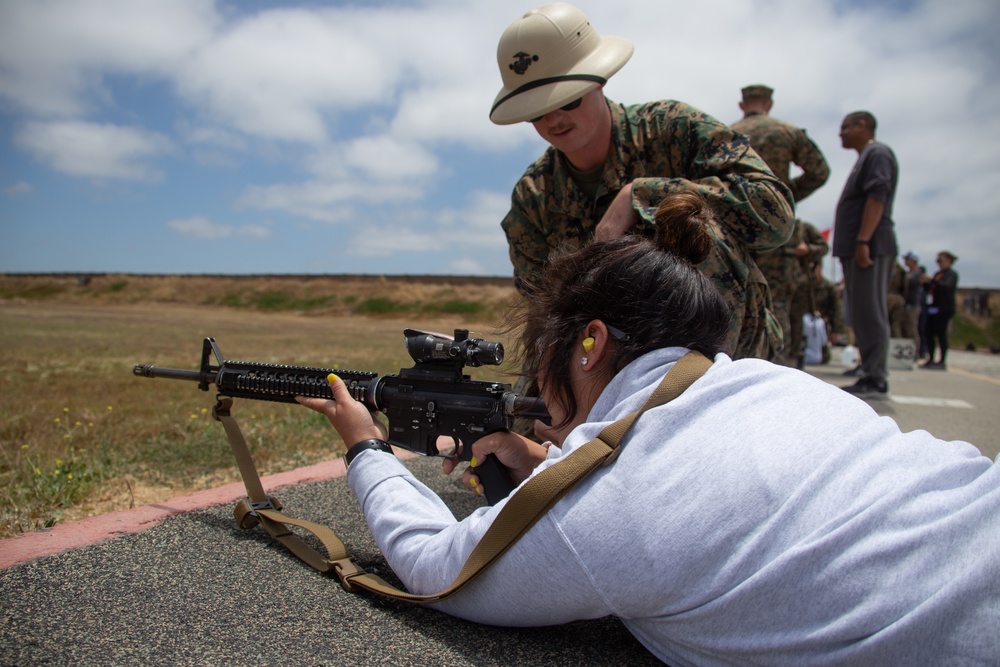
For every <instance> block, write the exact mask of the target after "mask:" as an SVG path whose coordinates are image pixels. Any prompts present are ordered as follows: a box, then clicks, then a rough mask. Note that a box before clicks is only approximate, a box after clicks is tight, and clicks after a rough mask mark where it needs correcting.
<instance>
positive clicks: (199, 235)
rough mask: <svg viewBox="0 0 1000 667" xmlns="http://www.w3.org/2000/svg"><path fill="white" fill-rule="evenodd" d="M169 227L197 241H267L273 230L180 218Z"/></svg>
mask: <svg viewBox="0 0 1000 667" xmlns="http://www.w3.org/2000/svg"><path fill="white" fill-rule="evenodd" d="M167 227H169V228H170V229H172V230H174V231H175V232H177V233H178V234H180V235H181V236H190V237H193V238H196V239H225V238H231V237H234V236H235V237H246V238H251V239H267V238H270V237H271V230H270V229H268V228H267V227H264V226H261V225H242V226H234V225H223V224H220V223H217V222H213V221H211V220H209V219H208V218H203V217H194V218H178V219H176V220H170V221H168V222H167Z"/></svg>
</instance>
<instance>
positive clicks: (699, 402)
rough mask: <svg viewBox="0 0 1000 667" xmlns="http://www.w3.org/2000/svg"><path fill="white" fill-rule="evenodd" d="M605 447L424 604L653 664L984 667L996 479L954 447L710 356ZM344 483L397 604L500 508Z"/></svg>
mask: <svg viewBox="0 0 1000 667" xmlns="http://www.w3.org/2000/svg"><path fill="white" fill-rule="evenodd" d="M684 352H685V350H683V349H681V348H670V349H665V350H658V351H655V352H652V353H650V354H647V355H646V356H644V357H642V358H640V359H638V360H636V361H635V362H633V363H632V364H630V365H629V366H628V367H627V368H626V369H624V370H623V371H622V372H621V373H619V374H618V375H617V376H616V377H615V378H614V379H613V380H612V382H611V383H610V384H609V386H608V387H607V388H606V389H605V390H604V392H603V393H602V395H601V397H600V399H599V400H598V402H597V404H596V405H595V406H594V408H593V410H592V411H591V414H590V416H589V419H588V422H587V423H586V424H584V425H582V426H580V427H578V428H577V429H576V430H574V431H573V433H571V434H570V435H569V437H568V438H567V439H566V442H565V443H563V447H562V450H561V451H560V450H559V449H557V448H555V447H553V448H551V449H550V451H549V457H548V459H547V460H546V461H544V462H543V463H542V464H541V465H540V466H539V468H538V470H541V469H542V468H544V467H546V466H549V465H554V464H556V463H557V462H558V460H559V458H560V457H561V456H563V455H565V454H568V453H569V452H571V451H572V450H574V449H575V448H577V447H579V446H581V445H582V444H584V443H586V442H587V441H588V440H590V439H592V438H593V437H595V436H596V435H597V433H598V432H600V430H601V429H602V428H603V427H604V426H605V425H607V424H608V423H610V422H612V421H615V420H617V419H618V418H620V417H622V416H624V415H625V414H627V413H628V412H630V411H632V410H635V409H637V408H638V407H639V406H640V405H641V404H642V403H643V401H644V400H645V399H646V397H647V396H648V395H649V394H650V393H651V392H652V391H653V389H654V388H655V387H656V385H657V384H658V383H659V381H660V380H661V379H662V377H663V375H664V374H665V373H666V372H667V370H668V369H669V367H670V366H671V365H672V363H673V362H674V361H676V360H677V359H678V358H679V357H680V356H681V355H682V354H683V353H684ZM622 448H623V449H622V453H621V455H620V456H619V458H618V459H617V461H615V462H614V464H613V465H611V466H608V467H605V468H600V469H598V470H597V471H596V472H595V473H593V474H591V475H590V476H589V477H588V478H586V479H585V480H584V481H583V482H582V483H581V484H580V485H579V486H578V487H577V488H576V489H574V490H573V491H572V492H570V493H569V494H568V495H567V496H565V497H564V498H563V499H562V500H560V501H559V502H558V503H557V504H556V505H555V506H554V507H553V508H552V509H551V510H550V511H549V512H548V513H547V514H546V515H545V516H544V517H542V519H541V520H539V522H538V523H537V524H535V526H534V527H532V528H531V529H530V530H529V531H528V533H527V534H526V535H525V536H524V537H522V539H521V540H520V541H519V542H517V543H516V544H515V545H514V546H513V547H512V548H511V549H510V550H509V551H508V552H507V553H506V554H505V555H504V556H503V557H501V558H500V559H499V560H498V561H497V562H496V563H494V564H493V566H491V567H490V568H489V569H488V570H487V571H486V572H484V573H483V574H482V575H481V576H480V577H479V578H478V579H477V580H476V581H474V582H473V583H472V584H470V585H469V586H468V587H467V588H466V589H464V590H463V591H461V592H460V593H458V594H457V595H456V596H454V597H453V598H451V599H449V600H447V601H445V602H442V603H439V604H438V605H436V607H437V608H439V609H440V610H441V611H444V612H446V613H448V614H452V615H455V616H459V617H461V618H465V619H469V620H472V621H476V622H479V623H486V624H490V625H515V626H539V625H552V624H558V623H564V622H569V621H572V620H578V619H589V618H599V617H603V616H607V615H615V616H618V617H619V618H621V619H622V621H623V622H624V624H625V625H626V626H627V627H628V628H629V630H630V631H631V632H632V633H633V634H634V635H635V636H636V638H638V640H639V641H640V642H642V643H643V645H645V646H646V647H647V648H648V649H649V650H650V651H651V652H652V653H654V654H655V655H656V656H657V657H659V658H660V659H661V660H664V661H666V662H668V663H670V664H671V665H689V664H697V665H715V664H720V665H721V664H740V665H748V664H768V665H803V664H810V665H819V664H854V665H858V664H958V665H984V664H993V665H996V664H1000V632H998V628H1000V466H998V465H995V464H994V463H993V462H991V461H990V460H989V459H987V458H986V457H984V456H982V455H981V454H980V453H979V451H978V450H977V449H976V448H975V447H974V446H972V445H970V444H968V443H964V442H944V441H941V440H938V439H936V438H934V437H933V436H931V435H930V434H929V433H927V432H926V431H914V432H911V433H901V432H900V431H899V429H898V427H897V426H896V424H895V422H893V421H892V420H891V419H889V418H887V417H880V416H878V414H876V413H875V412H874V411H873V410H872V409H871V408H870V407H869V406H868V405H867V404H865V403H864V402H863V401H861V400H859V399H857V398H855V397H853V396H851V395H849V394H847V393H846V392H844V391H842V390H840V389H838V388H836V387H833V386H831V385H828V384H826V383H824V382H822V381H820V380H817V379H815V378H813V377H811V376H809V375H807V374H805V373H802V372H799V371H796V370H793V369H788V368H782V367H779V366H776V365H773V364H771V363H768V362H765V361H760V360H753V359H747V360H741V361H737V362H733V361H732V360H730V359H729V358H728V357H727V356H725V355H719V356H718V357H717V358H716V360H715V363H714V365H713V366H712V368H711V369H709V371H708V373H707V374H706V375H705V376H704V377H702V378H701V379H699V380H698V381H697V382H696V383H695V384H694V385H693V386H692V387H691V388H690V389H688V390H687V391H686V392H684V394H682V395H681V396H680V397H678V398H677V399H675V400H674V401H672V402H670V403H668V404H667V405H664V406H661V407H658V408H655V409H653V410H651V411H650V412H648V413H646V414H645V415H643V416H642V417H641V418H640V419H639V420H638V422H637V423H636V424H635V426H634V427H633V429H632V431H631V432H630V433H629V434H628V435H627V436H626V438H625V440H624V441H623V444H622ZM538 470H536V473H537V471H538ZM348 482H349V484H350V485H351V487H352V489H353V490H354V491H355V493H356V494H357V496H358V498H359V500H360V502H361V505H362V507H363V509H364V512H365V516H366V518H367V520H368V523H369V526H370V527H371V530H372V532H373V534H374V536H375V539H376V541H377V543H378V545H379V547H380V548H381V550H382V552H383V553H384V554H385V556H386V558H387V560H388V563H389V565H390V567H392V569H393V571H394V572H395V573H396V574H397V575H398V576H399V577H400V579H401V580H402V581H403V583H404V585H405V586H406V587H407V588H408V589H409V590H410V591H412V592H415V593H425V594H426V593H436V592H438V591H440V590H442V589H444V588H445V587H447V586H448V585H449V584H450V583H451V582H452V581H453V580H454V579H455V577H456V575H457V574H458V572H459V570H460V569H461V567H462V565H463V563H464V562H465V560H466V558H467V557H468V555H469V553H470V552H471V551H472V549H473V547H474V546H475V545H476V543H477V542H478V541H479V539H480V538H481V537H482V535H483V533H484V532H485V531H486V529H487V527H488V526H489V524H490V522H491V521H492V520H493V518H494V517H495V516H496V514H497V512H498V511H499V510H500V508H501V507H502V506H503V503H499V504H497V505H496V506H494V507H484V508H481V509H479V510H477V511H476V512H474V513H473V514H472V515H471V516H469V517H468V518H466V519H465V520H463V521H460V522H459V521H456V520H455V518H454V516H453V515H452V513H451V512H450V511H449V510H448V508H447V507H446V506H445V505H444V503H443V502H442V501H441V500H440V499H439V498H438V497H437V496H436V495H435V494H433V493H432V492H431V491H430V490H429V489H427V488H426V487H425V486H423V485H422V484H421V483H420V482H418V481H417V480H416V479H415V478H414V477H413V476H412V475H411V474H410V473H409V472H408V471H407V469H406V468H405V466H403V464H402V463H400V462H399V461H397V460H396V459H395V458H394V457H392V456H389V455H387V454H385V453H382V452H377V451H369V452H365V453H362V454H361V455H360V456H359V457H358V458H357V459H355V461H354V463H353V464H352V465H351V467H350V470H349V471H348Z"/></svg>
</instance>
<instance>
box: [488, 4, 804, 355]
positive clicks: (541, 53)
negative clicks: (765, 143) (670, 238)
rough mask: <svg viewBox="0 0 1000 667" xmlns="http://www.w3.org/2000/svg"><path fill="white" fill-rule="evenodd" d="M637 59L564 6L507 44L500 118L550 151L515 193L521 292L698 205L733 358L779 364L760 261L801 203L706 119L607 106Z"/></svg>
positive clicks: (674, 108)
mask: <svg viewBox="0 0 1000 667" xmlns="http://www.w3.org/2000/svg"><path fill="white" fill-rule="evenodd" d="M633 49H634V47H633V44H632V43H631V42H630V41H628V40H627V39H625V38H623V37H617V36H608V35H600V34H599V33H598V32H597V31H596V30H595V29H594V27H593V26H592V25H591V23H590V21H589V20H588V18H587V16H586V15H585V14H584V13H583V12H582V11H580V10H579V9H578V8H577V7H574V6H573V5H569V4H566V3H558V2H557V3H552V4H546V5H543V6H541V7H538V8H536V9H533V10H531V11H529V12H527V13H525V14H524V15H523V16H521V17H520V18H519V19H517V20H516V21H514V22H513V23H512V24H511V25H510V26H509V27H508V28H507V29H506V30H505V31H504V32H503V34H502V36H501V37H500V42H499V44H498V46H497V64H498V66H499V69H500V77H501V80H502V88H501V90H500V92H499V93H498V94H497V95H496V98H495V100H494V102H493V106H492V108H491V110H490V120H491V121H493V122H494V123H496V124H498V125H510V124H514V123H522V122H526V123H531V125H532V126H533V128H534V129H535V131H536V132H537V133H538V135H539V136H540V137H541V138H542V139H544V140H545V141H547V142H548V143H549V147H548V148H547V149H546V151H545V153H544V154H543V155H542V156H541V157H540V158H539V159H538V160H536V161H535V162H534V163H533V164H532V165H530V166H529V167H528V168H527V170H526V171H525V172H524V175H523V176H522V177H521V178H520V180H519V181H518V182H517V184H516V185H515V186H514V191H513V194H512V196H511V207H510V211H509V212H508V213H507V215H506V216H505V217H504V219H503V222H502V223H501V226H502V228H503V230H504V233H505V234H506V236H507V242H508V246H509V251H510V259H511V263H512V264H513V267H514V278H515V285H516V287H517V289H518V290H519V291H520V292H521V293H522V294H526V295H527V294H529V293H530V292H529V288H528V286H529V285H530V284H531V283H532V282H533V281H534V280H535V279H536V278H537V277H538V276H539V275H541V273H542V272H543V271H544V269H545V266H546V265H547V263H548V261H549V258H550V255H551V253H552V252H553V251H554V250H555V249H557V248H559V247H561V246H563V245H564V244H566V243H569V244H571V245H572V246H574V247H577V248H579V247H582V246H584V245H586V244H588V243H591V242H592V241H594V240H595V239H596V240H598V241H603V240H608V239H611V238H616V237H619V236H622V235H624V234H626V233H629V232H635V233H638V234H640V235H643V236H647V237H652V236H653V235H654V234H655V232H656V229H655V227H656V223H655V211H656V207H657V205H658V204H659V202H661V201H662V200H663V199H664V198H665V197H666V196H667V195H669V194H672V193H677V192H694V193H698V194H699V195H701V196H703V197H705V198H706V200H707V201H708V202H709V206H710V207H711V208H712V210H713V213H714V216H713V222H712V225H711V234H712V237H713V239H714V241H715V244H714V246H713V248H712V250H711V252H710V253H709V255H708V257H706V258H705V260H704V261H702V262H701V263H700V264H699V269H701V270H702V271H703V272H704V273H705V275H707V276H708V277H709V278H710V279H711V280H712V281H713V282H714V283H715V285H716V286H717V287H718V289H719V291H720V293H721V294H722V295H723V297H724V298H725V299H726V301H727V303H728V304H729V306H730V308H731V310H732V312H733V317H732V321H731V323H730V329H729V334H728V336H727V338H726V346H725V349H726V351H727V352H728V353H729V354H731V355H733V356H734V357H735V358H743V357H758V358H768V357H769V356H770V355H771V354H772V353H773V352H774V351H775V350H777V349H779V348H780V346H781V331H780V327H779V326H778V324H777V322H776V320H775V319H774V316H773V314H772V313H771V312H770V306H771V298H770V294H769V290H768V286H767V282H766V281H765V279H764V277H763V275H762V274H761V273H760V271H759V270H758V268H757V266H756V264H755V263H754V261H753V257H752V255H751V253H753V252H757V251H763V250H768V249H770V248H776V247H778V246H780V245H781V244H782V243H784V242H785V241H786V240H787V239H788V237H789V236H790V235H791V232H792V226H793V217H792V195H791V192H790V191H789V189H788V187H787V186H785V184H784V183H782V182H781V181H780V180H779V179H778V178H777V177H776V176H775V175H774V174H773V173H772V172H771V170H770V169H769V168H768V167H767V164H765V162H764V161H763V160H762V159H761V158H760V156H759V155H758V154H757V153H756V152H755V151H754V150H753V148H751V146H750V143H749V142H748V141H747V138H746V137H745V136H744V135H742V134H739V133H736V132H734V131H733V130H732V129H730V128H729V126H727V125H725V124H724V123H722V122H720V121H718V120H716V119H715V118H713V117H711V116H709V115H708V114H706V113H704V112H703V111H700V110H698V109H696V108H694V107H692V106H690V105H688V104H685V103H683V102H678V101H673V100H665V101H657V102H649V103H646V104H632V105H624V104H618V103H615V102H612V101H611V100H610V99H608V98H607V97H605V95H604V85H605V84H606V83H607V81H608V79H609V78H610V77H611V76H613V75H614V74H615V73H616V72H617V71H618V70H619V69H620V68H621V67H623V66H624V65H625V63H626V62H628V60H629V59H630V58H631V56H632V53H633Z"/></svg>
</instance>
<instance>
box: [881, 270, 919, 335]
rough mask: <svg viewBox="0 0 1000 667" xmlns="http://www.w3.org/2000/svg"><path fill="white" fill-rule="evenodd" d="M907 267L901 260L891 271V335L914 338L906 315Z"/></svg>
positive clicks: (887, 303) (887, 301)
mask: <svg viewBox="0 0 1000 667" xmlns="http://www.w3.org/2000/svg"><path fill="white" fill-rule="evenodd" d="M906 290H907V284H906V269H904V268H903V267H902V266H900V265H899V262H893V263H892V272H891V273H889V294H888V296H887V297H886V301H885V303H886V305H887V306H888V307H889V336H890V337H891V338H913V332H912V331H911V330H910V329H911V328H910V326H909V322H908V319H907V316H906Z"/></svg>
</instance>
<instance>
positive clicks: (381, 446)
mask: <svg viewBox="0 0 1000 667" xmlns="http://www.w3.org/2000/svg"><path fill="white" fill-rule="evenodd" d="M366 449H375V450H377V451H380V452H388V453H389V454H392V453H393V451H392V447H390V446H389V443H388V442H386V441H385V440H379V439H378V438H369V439H368V440H362V441H361V442H359V443H356V444H354V445H351V448H350V449H348V450H347V454H345V455H344V463H346V464H347V465H348V466H350V465H351V461H353V460H354V458H355V457H356V456H357V455H358V454H360V453H361V452H363V451H365V450H366Z"/></svg>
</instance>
